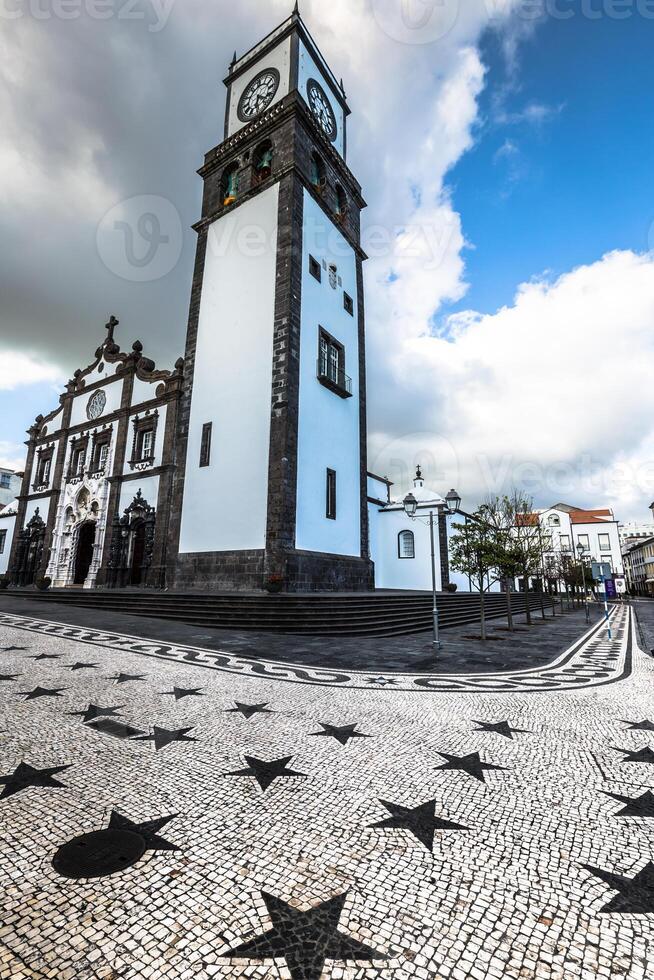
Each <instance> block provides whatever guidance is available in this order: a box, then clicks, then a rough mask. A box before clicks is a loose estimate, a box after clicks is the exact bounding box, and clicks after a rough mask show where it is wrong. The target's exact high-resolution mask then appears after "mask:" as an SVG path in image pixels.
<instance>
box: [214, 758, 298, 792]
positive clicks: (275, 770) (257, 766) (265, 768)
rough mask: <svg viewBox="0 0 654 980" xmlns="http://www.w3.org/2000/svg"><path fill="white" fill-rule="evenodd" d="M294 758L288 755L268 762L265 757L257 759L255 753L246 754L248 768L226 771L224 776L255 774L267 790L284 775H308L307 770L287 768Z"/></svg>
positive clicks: (260, 784) (261, 785)
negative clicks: (299, 770)
mask: <svg viewBox="0 0 654 980" xmlns="http://www.w3.org/2000/svg"><path fill="white" fill-rule="evenodd" d="M292 758H293V756H292V755H287V756H284V758H283V759H273V760H272V761H271V762H266V761H265V760H264V759H257V758H255V756H253V755H246V756H244V759H245V761H246V762H247V764H248V768H247V769H237V770H236V771H235V772H225V773H223V776H254V778H255V779H256V781H257V782H258V784H259V786H260V787H261V789H262V790H263V791H264V792H265V791H266V790H267V789H268V787H269V786H270V784H271V783H272V782H273V780H275V779H279V778H281V777H283V776H306V773H305V772H295V770H294V769H287V768H286V767H287V766H288V764H289V762H290V761H291V759H292Z"/></svg>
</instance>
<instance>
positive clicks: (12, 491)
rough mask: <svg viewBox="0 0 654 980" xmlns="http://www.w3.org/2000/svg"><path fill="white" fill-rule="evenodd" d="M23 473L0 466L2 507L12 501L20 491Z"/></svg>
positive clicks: (0, 498)
mask: <svg viewBox="0 0 654 980" xmlns="http://www.w3.org/2000/svg"><path fill="white" fill-rule="evenodd" d="M22 475H23V474H22V473H15V472H14V471H13V470H8V469H5V468H4V467H0V508H2V507H6V506H7V505H8V504H10V503H12V501H14V500H15V499H16V497H17V496H18V494H19V493H20V486H21V480H22Z"/></svg>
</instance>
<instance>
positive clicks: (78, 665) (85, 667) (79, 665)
mask: <svg viewBox="0 0 654 980" xmlns="http://www.w3.org/2000/svg"><path fill="white" fill-rule="evenodd" d="M99 666H100V665H99V664H85V663H81V662H80V663H76V664H72V665H71V667H70V669H71V670H97V668H98V667H99Z"/></svg>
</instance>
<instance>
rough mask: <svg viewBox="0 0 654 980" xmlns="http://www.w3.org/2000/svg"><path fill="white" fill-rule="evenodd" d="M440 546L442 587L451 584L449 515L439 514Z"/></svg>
mask: <svg viewBox="0 0 654 980" xmlns="http://www.w3.org/2000/svg"><path fill="white" fill-rule="evenodd" d="M438 547H439V553H440V561H441V589H443V588H445V586H446V585H449V584H450V554H449V546H448V540H447V517H446V516H445V514H439V515H438Z"/></svg>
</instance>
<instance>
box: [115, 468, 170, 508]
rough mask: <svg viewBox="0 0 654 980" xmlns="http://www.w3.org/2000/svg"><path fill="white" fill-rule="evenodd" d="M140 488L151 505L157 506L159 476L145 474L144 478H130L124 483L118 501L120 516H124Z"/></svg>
mask: <svg viewBox="0 0 654 980" xmlns="http://www.w3.org/2000/svg"><path fill="white" fill-rule="evenodd" d="M139 490H140V491H141V494H142V496H143V497H144V498H145V499H146V500H147V502H148V503H149V505H150V506H151V507H156V506H157V497H158V494H159V477H158V476H147V475H146V474H143V479H142V480H128V481H126V482H125V483H123V484H122V486H121V488H120V497H119V502H118V514H119V516H120V517H122V515H123V513H124V511H125V508H126V507H129V505H130V504H131V503H132V501H133V500H134V497H135V496H136V494H137V493H138V492H139ZM112 516H113V515H112Z"/></svg>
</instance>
